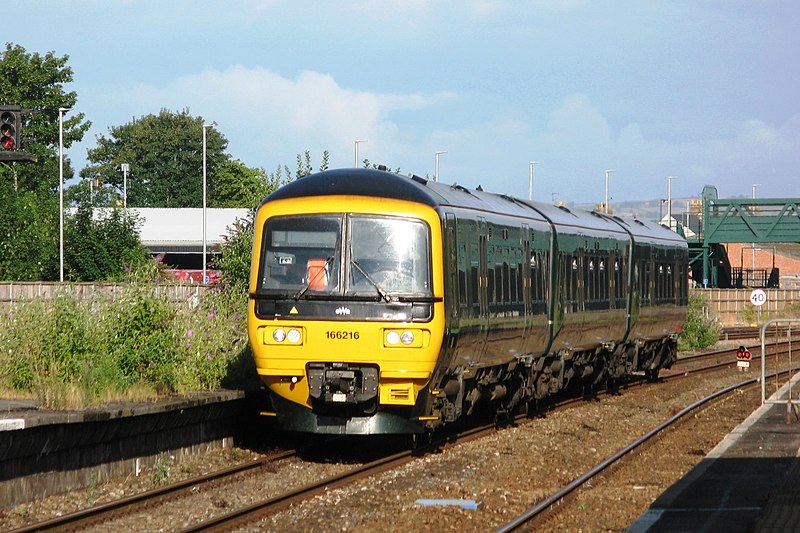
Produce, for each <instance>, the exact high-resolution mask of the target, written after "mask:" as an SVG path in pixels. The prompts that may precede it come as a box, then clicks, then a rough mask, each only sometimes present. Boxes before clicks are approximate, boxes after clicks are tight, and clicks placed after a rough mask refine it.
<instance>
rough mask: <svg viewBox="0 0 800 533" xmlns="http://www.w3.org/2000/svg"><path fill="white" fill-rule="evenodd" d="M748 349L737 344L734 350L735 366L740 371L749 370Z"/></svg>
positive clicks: (749, 355)
mask: <svg viewBox="0 0 800 533" xmlns="http://www.w3.org/2000/svg"><path fill="white" fill-rule="evenodd" d="M750 357H751V354H750V350H748V349H747V348H745V347H744V346H739V349H738V350H736V366H737V367H738V368H739V370H741V371H745V370H750Z"/></svg>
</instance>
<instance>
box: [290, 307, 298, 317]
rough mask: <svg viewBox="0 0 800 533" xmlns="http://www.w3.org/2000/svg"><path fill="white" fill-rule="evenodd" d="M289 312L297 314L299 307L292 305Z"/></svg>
mask: <svg viewBox="0 0 800 533" xmlns="http://www.w3.org/2000/svg"><path fill="white" fill-rule="evenodd" d="M289 314H290V315H296V314H297V308H296V307H295V306H292V308H291V309H290V310H289Z"/></svg>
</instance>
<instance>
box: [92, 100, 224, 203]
mask: <svg viewBox="0 0 800 533" xmlns="http://www.w3.org/2000/svg"><path fill="white" fill-rule="evenodd" d="M204 122H205V121H204V120H203V118H202V117H192V116H191V115H190V114H189V111H188V110H186V109H184V110H183V111H181V112H179V113H173V112H171V111H168V110H166V109H162V110H161V112H160V113H159V114H158V115H147V116H144V117H141V118H138V119H134V120H133V121H132V122H129V123H128V124H124V125H122V126H116V127H112V128H110V130H109V135H110V136H109V137H104V136H100V137H99V138H98V139H97V147H96V148H93V149H90V150H89V152H88V159H89V161H90V162H91V163H93V164H91V165H89V166H87V167H86V168H85V169H83V170H82V171H81V176H82V177H84V178H90V179H91V178H100V180H101V182H102V183H103V184H105V185H111V186H113V187H115V188H116V189H117V190H118V192H119V194H120V197H121V195H122V190H123V175H122V172H120V165H121V164H122V163H128V164H129V165H130V169H131V170H130V173H129V175H128V207H134V206H136V207H201V206H202V205H203V179H202V177H203V124H204ZM227 146H228V141H227V139H226V138H225V137H224V136H223V135H222V134H221V133H220V132H219V131H218V130H217V129H216V128H207V132H206V170H207V175H208V176H209V177H210V176H212V175H213V174H214V173H215V172H217V170H218V169H220V168H222V167H223V165H225V164H226V163H227V162H228V161H229V159H230V156H228V155H227V154H225V149H226V148H227ZM237 170H238V169H237Z"/></svg>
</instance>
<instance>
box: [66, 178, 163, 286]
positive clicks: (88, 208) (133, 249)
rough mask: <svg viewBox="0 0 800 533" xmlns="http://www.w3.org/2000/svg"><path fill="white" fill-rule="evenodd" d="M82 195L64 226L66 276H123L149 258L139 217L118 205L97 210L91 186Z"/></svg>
mask: <svg viewBox="0 0 800 533" xmlns="http://www.w3.org/2000/svg"><path fill="white" fill-rule="evenodd" d="M83 192H84V194H83V196H82V197H81V198H79V200H78V201H79V205H78V210H77V212H76V213H75V214H74V215H72V216H70V217H69V218H68V220H67V223H66V227H65V229H64V235H65V240H66V241H67V242H69V246H68V247H65V249H64V262H65V265H64V269H65V277H66V278H67V279H69V280H71V281H101V280H114V279H120V278H122V276H123V274H124V272H125V269H126V268H127V269H130V268H132V267H135V265H137V264H139V263H142V262H145V261H148V260H149V259H150V253H149V252H148V251H147V250H146V249H145V248H144V247H143V246H142V245H141V242H140V241H139V231H138V225H139V220H138V219H137V218H136V216H135V215H133V214H132V212H130V211H128V210H123V209H119V208H107V209H104V210H101V211H95V208H94V204H93V202H92V199H91V198H90V197H89V191H88V189H84V190H83Z"/></svg>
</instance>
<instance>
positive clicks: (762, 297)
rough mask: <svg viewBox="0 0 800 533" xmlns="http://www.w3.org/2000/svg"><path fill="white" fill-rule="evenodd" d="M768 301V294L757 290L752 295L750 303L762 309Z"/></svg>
mask: <svg viewBox="0 0 800 533" xmlns="http://www.w3.org/2000/svg"><path fill="white" fill-rule="evenodd" d="M766 301H767V293H766V292H764V291H762V290H761V289H755V290H753V292H751V293H750V303H751V304H753V305H755V306H756V307H761V306H762V305H764V303H766Z"/></svg>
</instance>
